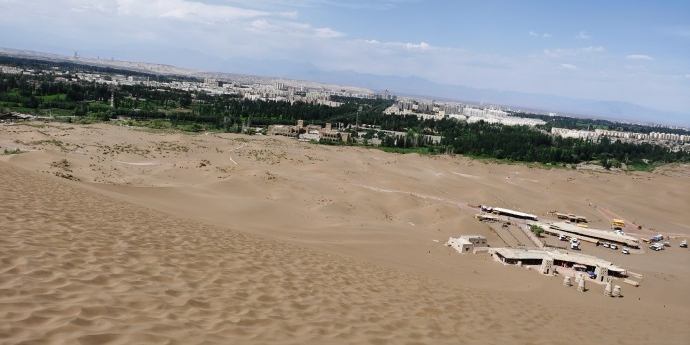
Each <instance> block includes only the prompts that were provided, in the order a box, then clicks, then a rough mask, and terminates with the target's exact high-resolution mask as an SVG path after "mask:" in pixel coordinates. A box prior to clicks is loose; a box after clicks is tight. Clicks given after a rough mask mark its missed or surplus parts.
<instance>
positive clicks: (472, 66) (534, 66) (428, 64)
mask: <svg viewBox="0 0 690 345" xmlns="http://www.w3.org/2000/svg"><path fill="white" fill-rule="evenodd" d="M0 10H2V12H3V13H4V14H5V18H4V19H3V22H2V23H0V30H1V32H2V33H0V46H5V47H8V48H17V49H28V50H37V51H45V52H50V53H58V54H64V55H71V53H72V52H75V51H76V52H79V54H80V55H84V56H88V57H94V58H95V57H101V58H111V57H113V58H115V59H122V60H139V61H148V62H156V63H166V64H174V65H177V66H180V67H185V68H193V69H199V70H206V71H215V70H218V71H222V72H234V73H254V74H260V75H276V76H286V77H300V76H303V77H305V78H309V77H310V76H311V75H314V73H313V71H319V72H320V73H321V72H322V73H343V72H348V73H350V72H351V73H355V74H359V75H372V76H380V77H388V76H397V77H403V78H409V79H410V80H413V81H414V80H416V78H419V79H423V80H428V81H429V82H433V83H437V84H444V85H455V86H468V87H474V88H483V89H491V90H497V91H512V92H525V93H537V94H545V95H553V96H560V97H571V98H578V99H592V100H602V101H619V102H629V103H634V104H638V105H641V106H644V107H648V108H653V109H662V110H667V111H673V112H677V113H681V114H683V115H682V116H684V122H685V123H687V122H688V121H690V110H689V109H690V97H687V95H688V94H690V59H688V58H687V57H688V56H690V5H689V4H687V3H684V2H681V1H668V2H664V3H663V4H658V3H657V4H654V3H651V2H644V1H632V2H625V3H599V2H596V1H581V2H578V3H576V4H572V3H567V4H566V3H555V2H554V3H552V2H545V1H529V2H519V3H518V2H509V1H487V2H481V3H475V2H470V1H457V2H450V3H441V4H439V3H438V2H434V1H413V0H409V1H407V0H380V1H348V2H347V3H338V2H336V1H327V0H294V1H288V0H266V1H253V2H252V3H251V4H246V3H244V2H243V1H232V0H229V1H220V0H214V1H212V0H205V1H191V0H157V1H131V0H119V1H116V0H95V1H85V0H59V1H34V2H25V1H15V0H0ZM279 74H282V75H279ZM410 87H411V88H412V89H413V90H414V85H412V86H410ZM392 90H393V91H395V89H394V88H392ZM418 90H419V91H418V92H417V93H418V94H424V92H423V91H424V84H423V83H420V85H419V86H418ZM458 97H459V98H461V97H462V95H458ZM648 120H651V121H653V120H655V119H654V118H649V119H648Z"/></svg>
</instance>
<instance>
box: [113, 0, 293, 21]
mask: <svg viewBox="0 0 690 345" xmlns="http://www.w3.org/2000/svg"><path fill="white" fill-rule="evenodd" d="M117 13H118V14H120V15H125V16H140V17H144V18H173V19H179V20H187V21H196V22H226V21H232V20H239V19H251V18H257V17H267V16H283V17H294V16H295V15H296V14H295V13H294V12H293V13H271V12H267V11H256V10H251V9H245V8H239V7H234V6H226V5H210V4H205V3H201V2H194V1H188V0H156V1H140V0H117Z"/></svg>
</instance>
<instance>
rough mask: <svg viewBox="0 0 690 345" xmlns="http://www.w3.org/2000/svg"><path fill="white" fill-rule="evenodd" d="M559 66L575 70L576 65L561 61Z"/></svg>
mask: <svg viewBox="0 0 690 345" xmlns="http://www.w3.org/2000/svg"><path fill="white" fill-rule="evenodd" d="M561 68H563V69H568V70H577V66H575V65H571V64H569V63H562V64H561Z"/></svg>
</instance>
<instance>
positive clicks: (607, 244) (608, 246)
mask: <svg viewBox="0 0 690 345" xmlns="http://www.w3.org/2000/svg"><path fill="white" fill-rule="evenodd" d="M601 245H602V246H604V248H610V247H611V245H610V244H609V243H608V242H604V243H602V244H601Z"/></svg>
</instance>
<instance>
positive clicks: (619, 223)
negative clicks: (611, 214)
mask: <svg viewBox="0 0 690 345" xmlns="http://www.w3.org/2000/svg"><path fill="white" fill-rule="evenodd" d="M611 225H613V226H625V222H624V221H622V220H620V219H613V220H611Z"/></svg>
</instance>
